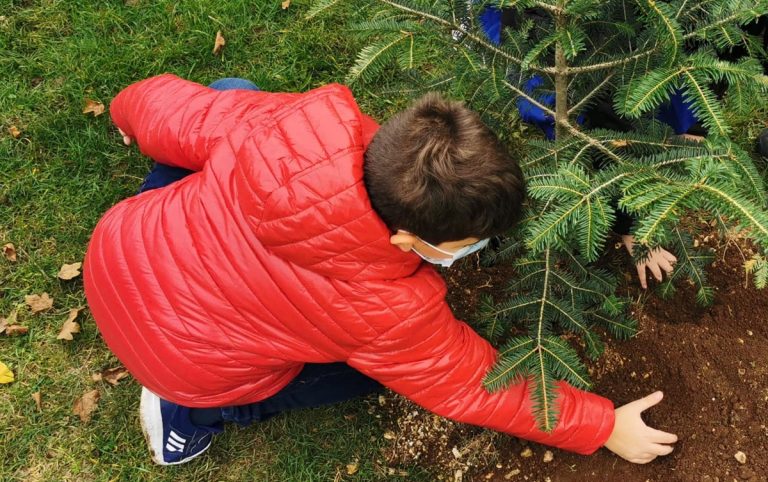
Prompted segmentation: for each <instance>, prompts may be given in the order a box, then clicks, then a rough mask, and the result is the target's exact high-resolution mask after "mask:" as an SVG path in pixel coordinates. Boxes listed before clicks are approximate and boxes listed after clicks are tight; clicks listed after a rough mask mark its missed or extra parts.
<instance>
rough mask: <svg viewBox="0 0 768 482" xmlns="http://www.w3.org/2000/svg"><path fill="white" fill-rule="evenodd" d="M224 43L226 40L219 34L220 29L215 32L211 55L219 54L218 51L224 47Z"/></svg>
mask: <svg viewBox="0 0 768 482" xmlns="http://www.w3.org/2000/svg"><path fill="white" fill-rule="evenodd" d="M226 43H227V41H226V40H224V36H223V35H222V34H221V30H219V31H218V32H216V40H214V42H213V55H219V53H221V49H223V48H224V45H226Z"/></svg>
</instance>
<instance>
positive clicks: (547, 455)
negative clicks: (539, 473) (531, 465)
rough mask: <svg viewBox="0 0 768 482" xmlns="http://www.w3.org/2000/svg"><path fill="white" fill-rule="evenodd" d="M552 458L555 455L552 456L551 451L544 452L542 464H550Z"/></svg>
mask: <svg viewBox="0 0 768 482" xmlns="http://www.w3.org/2000/svg"><path fill="white" fill-rule="evenodd" d="M554 458H555V454H553V453H552V451H551V450H547V451H546V452H544V463H545V464H546V463H549V462H552V460H554Z"/></svg>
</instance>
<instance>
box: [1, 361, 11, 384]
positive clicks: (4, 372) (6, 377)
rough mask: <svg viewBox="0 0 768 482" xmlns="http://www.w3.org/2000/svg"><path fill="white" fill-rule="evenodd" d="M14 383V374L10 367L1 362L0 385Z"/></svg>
mask: <svg viewBox="0 0 768 482" xmlns="http://www.w3.org/2000/svg"><path fill="white" fill-rule="evenodd" d="M12 381H13V372H12V371H11V369H10V368H8V366H7V365H6V364H5V363H3V362H0V383H11V382H12Z"/></svg>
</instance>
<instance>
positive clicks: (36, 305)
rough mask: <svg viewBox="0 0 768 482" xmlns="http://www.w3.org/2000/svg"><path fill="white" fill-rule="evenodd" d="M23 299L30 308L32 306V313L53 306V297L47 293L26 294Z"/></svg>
mask: <svg viewBox="0 0 768 482" xmlns="http://www.w3.org/2000/svg"><path fill="white" fill-rule="evenodd" d="M24 301H25V302H26V303H27V305H28V306H29V307H30V308H32V313H37V312H39V311H45V310H50V309H51V308H52V307H53V298H51V297H50V296H48V293H43V294H42V295H27V296H25V297H24Z"/></svg>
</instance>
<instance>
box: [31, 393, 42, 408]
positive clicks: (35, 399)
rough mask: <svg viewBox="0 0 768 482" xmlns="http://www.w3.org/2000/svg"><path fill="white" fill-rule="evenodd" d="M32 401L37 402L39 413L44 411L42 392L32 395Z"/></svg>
mask: <svg viewBox="0 0 768 482" xmlns="http://www.w3.org/2000/svg"><path fill="white" fill-rule="evenodd" d="M32 400H34V401H35V406H36V407H37V411H38V412H42V411H43V399H42V398H41V396H40V392H35V393H33V394H32Z"/></svg>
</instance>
